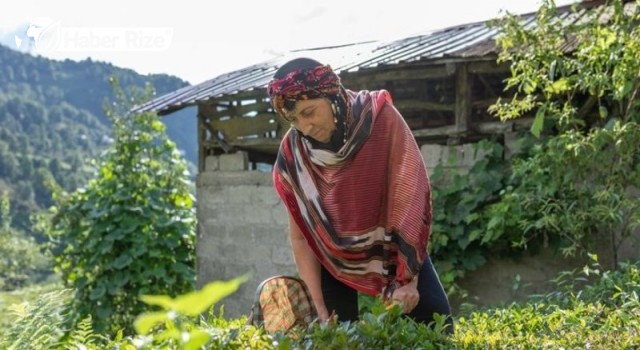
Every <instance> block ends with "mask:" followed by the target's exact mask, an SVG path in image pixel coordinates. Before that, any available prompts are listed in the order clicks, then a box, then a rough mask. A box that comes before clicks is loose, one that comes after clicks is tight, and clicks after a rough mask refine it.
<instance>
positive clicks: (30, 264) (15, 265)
mask: <svg viewBox="0 0 640 350" xmlns="http://www.w3.org/2000/svg"><path fill="white" fill-rule="evenodd" d="M11 221H12V220H11V204H10V200H9V194H8V193H3V195H2V197H0V290H15V289H18V288H21V287H24V286H26V285H27V284H29V283H31V282H34V281H35V280H36V279H37V278H38V277H39V274H41V272H42V271H43V270H44V269H45V268H46V261H45V259H44V257H43V256H42V254H41V253H40V251H39V249H38V246H37V245H36V243H35V242H34V241H33V239H30V238H27V237H25V235H24V234H23V233H22V232H20V231H19V230H17V229H16V228H14V227H12V225H11Z"/></svg>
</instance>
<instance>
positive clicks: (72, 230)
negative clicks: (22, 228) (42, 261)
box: [47, 82, 195, 332]
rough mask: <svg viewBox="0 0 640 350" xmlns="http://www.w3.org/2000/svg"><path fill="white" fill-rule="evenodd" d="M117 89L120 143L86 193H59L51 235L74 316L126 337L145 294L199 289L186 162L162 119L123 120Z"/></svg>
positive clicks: (116, 119)
mask: <svg viewBox="0 0 640 350" xmlns="http://www.w3.org/2000/svg"><path fill="white" fill-rule="evenodd" d="M114 90H115V91H116V95H117V96H118V97H119V100H118V102H116V103H114V106H113V107H112V108H111V109H108V110H107V114H108V116H109V117H110V118H111V119H112V121H113V128H114V138H115V141H114V143H113V145H112V147H110V148H109V149H108V150H107V152H106V153H105V154H104V155H103V157H102V158H101V160H99V161H98V162H97V163H96V167H97V169H98V172H97V173H96V175H95V178H94V179H92V180H91V181H90V182H89V184H88V185H87V186H86V187H85V188H82V189H79V190H77V191H75V192H74V193H71V194H65V193H62V192H61V193H57V194H56V197H55V200H56V207H54V208H52V210H53V213H52V214H53V215H52V217H51V221H50V227H49V228H48V231H47V234H48V235H49V237H50V238H51V244H50V247H49V248H50V251H51V253H52V254H53V255H54V256H55V268H56V271H57V272H59V273H61V274H62V277H63V282H64V283H65V285H67V286H70V287H73V288H74V289H75V296H74V305H73V308H74V310H75V311H76V312H77V314H78V316H79V317H80V318H84V317H86V316H88V315H93V316H94V318H93V321H94V325H95V329H96V330H98V331H100V332H102V331H105V330H114V329H119V328H124V329H125V331H129V330H130V329H131V328H130V327H131V323H132V320H133V317H134V316H135V315H136V314H138V313H140V312H141V311H142V309H143V304H142V303H141V302H140V300H139V296H140V295H143V294H149V293H153V294H177V293H183V292H186V291H188V290H191V289H192V288H193V283H194V260H195V258H194V250H195V249H194V239H195V233H194V231H195V214H194V208H193V202H194V199H193V196H192V195H191V193H190V192H189V189H188V184H189V178H188V172H187V170H186V166H185V163H184V161H183V160H182V159H181V157H180V154H179V153H178V151H177V150H176V148H175V144H174V143H173V142H172V141H170V140H169V139H168V138H167V136H166V134H165V133H164V125H163V124H162V123H160V122H159V121H158V119H157V116H156V115H154V114H150V113H145V114H138V115H124V114H121V110H120V111H119V110H118V109H117V108H122V110H124V111H127V110H129V106H130V105H129V104H128V102H127V98H126V97H125V93H124V92H123V91H122V90H121V89H120V88H119V87H118V85H117V82H115V83H114ZM131 94H133V92H132V93H131ZM137 98H138V97H136V96H133V97H131V99H133V100H134V101H135V100H136V99H137Z"/></svg>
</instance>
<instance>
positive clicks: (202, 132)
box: [196, 107, 207, 172]
mask: <svg viewBox="0 0 640 350" xmlns="http://www.w3.org/2000/svg"><path fill="white" fill-rule="evenodd" d="M198 108H199V107H198ZM203 118H204V116H203V115H202V114H200V113H198V115H197V118H196V121H197V123H198V172H203V171H204V170H205V169H204V166H205V156H206V154H205V149H204V142H205V140H206V139H207V129H206V127H205V124H204V121H203V120H202V119H203Z"/></svg>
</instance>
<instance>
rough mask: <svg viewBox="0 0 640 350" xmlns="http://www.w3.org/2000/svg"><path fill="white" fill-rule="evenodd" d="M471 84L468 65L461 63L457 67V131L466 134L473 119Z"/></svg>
mask: <svg viewBox="0 0 640 350" xmlns="http://www.w3.org/2000/svg"><path fill="white" fill-rule="evenodd" d="M471 82H472V80H471V79H470V78H469V73H468V71H467V64H466V63H460V64H458V65H457V66H456V108H455V116H456V122H455V125H456V131H457V132H458V133H460V134H462V133H465V132H466V131H467V129H468V126H469V123H470V121H469V119H470V118H471Z"/></svg>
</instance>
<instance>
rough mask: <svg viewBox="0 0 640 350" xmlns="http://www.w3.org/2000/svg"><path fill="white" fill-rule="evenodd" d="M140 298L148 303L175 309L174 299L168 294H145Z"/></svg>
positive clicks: (166, 308)
mask: <svg viewBox="0 0 640 350" xmlns="http://www.w3.org/2000/svg"><path fill="white" fill-rule="evenodd" d="M140 300H142V301H143V302H144V303H146V304H148V305H156V306H160V307H162V308H163V309H165V310H174V309H175V307H174V302H173V299H171V297H169V296H166V295H143V296H141V297H140Z"/></svg>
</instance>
